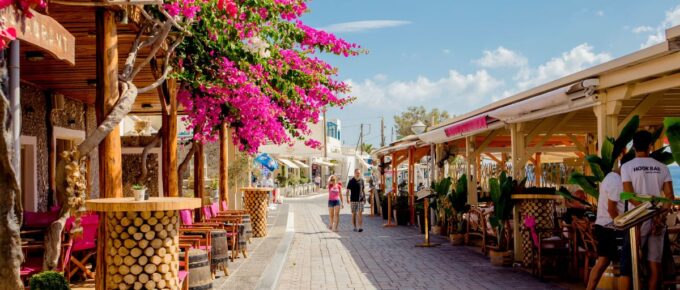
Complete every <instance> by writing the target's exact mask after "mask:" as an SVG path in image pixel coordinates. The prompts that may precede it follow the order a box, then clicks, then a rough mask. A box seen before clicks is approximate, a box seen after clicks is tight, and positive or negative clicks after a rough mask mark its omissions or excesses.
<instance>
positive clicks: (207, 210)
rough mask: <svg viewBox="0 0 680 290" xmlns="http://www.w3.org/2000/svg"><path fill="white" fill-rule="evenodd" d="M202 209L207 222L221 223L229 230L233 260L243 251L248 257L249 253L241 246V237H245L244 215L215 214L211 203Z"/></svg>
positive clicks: (228, 238) (228, 236) (228, 235)
mask: <svg viewBox="0 0 680 290" xmlns="http://www.w3.org/2000/svg"><path fill="white" fill-rule="evenodd" d="M201 211H202V212H203V219H204V220H205V221H206V222H214V223H221V224H222V228H223V229H224V230H226V231H227V241H228V245H229V249H231V260H232V261H233V260H234V259H235V258H237V257H238V255H239V253H242V254H243V257H244V258H247V257H248V254H247V253H246V251H245V250H246V249H245V247H243V249H240V247H239V239H243V225H242V217H241V216H240V215H222V216H213V213H212V209H211V207H210V206H209V205H208V206H203V207H202V208H201Z"/></svg>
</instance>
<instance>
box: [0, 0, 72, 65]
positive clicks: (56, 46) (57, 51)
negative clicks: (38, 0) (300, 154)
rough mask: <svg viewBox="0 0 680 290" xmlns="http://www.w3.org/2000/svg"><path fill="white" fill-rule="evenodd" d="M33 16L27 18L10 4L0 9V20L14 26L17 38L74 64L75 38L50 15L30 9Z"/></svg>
mask: <svg viewBox="0 0 680 290" xmlns="http://www.w3.org/2000/svg"><path fill="white" fill-rule="evenodd" d="M31 13H33V17H31V18H27V17H24V16H23V14H22V13H21V12H20V11H19V10H17V9H16V8H14V6H12V5H10V6H9V7H7V8H4V9H2V10H0V21H2V22H3V23H4V25H5V26H9V27H14V28H16V31H17V38H18V39H20V40H22V41H26V42H28V43H30V44H32V45H35V46H37V47H40V48H42V49H44V50H46V51H47V52H49V53H50V54H52V55H53V56H54V57H56V58H57V59H60V60H63V61H66V62H68V63H69V64H71V65H75V64H76V52H75V51H76V50H75V48H76V38H75V37H74V36H73V34H71V33H70V32H68V30H66V28H64V27H63V26H61V24H59V22H57V21H56V20H54V19H53V18H52V17H49V16H47V15H43V14H40V13H38V12H36V11H33V10H31Z"/></svg>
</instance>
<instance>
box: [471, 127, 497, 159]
mask: <svg viewBox="0 0 680 290" xmlns="http://www.w3.org/2000/svg"><path fill="white" fill-rule="evenodd" d="M500 132H501V130H500V129H496V130H493V131H491V132H489V135H487V136H486V138H484V141H482V144H479V146H477V148H475V155H479V154H480V153H481V152H482V151H483V150H484V149H485V148H486V147H487V146H489V143H491V141H493V139H494V138H495V137H496V135H498V133H500Z"/></svg>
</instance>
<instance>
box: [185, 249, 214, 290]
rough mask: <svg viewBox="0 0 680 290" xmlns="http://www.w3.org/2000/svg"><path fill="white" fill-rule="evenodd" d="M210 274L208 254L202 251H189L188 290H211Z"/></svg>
mask: <svg viewBox="0 0 680 290" xmlns="http://www.w3.org/2000/svg"><path fill="white" fill-rule="evenodd" d="M212 288H213V287H212V273H211V272H210V261H209V260H208V253H207V252H206V251H203V250H197V249H191V250H189V290H206V289H212Z"/></svg>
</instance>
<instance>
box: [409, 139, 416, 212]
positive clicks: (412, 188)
mask: <svg viewBox="0 0 680 290" xmlns="http://www.w3.org/2000/svg"><path fill="white" fill-rule="evenodd" d="M415 151H416V148H415V147H411V148H409V149H408V207H409V212H410V214H411V225H415V224H416V208H415V206H416V200H415V182H416V181H415V179H416V178H415V176H416V172H415V156H414V155H415Z"/></svg>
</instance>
